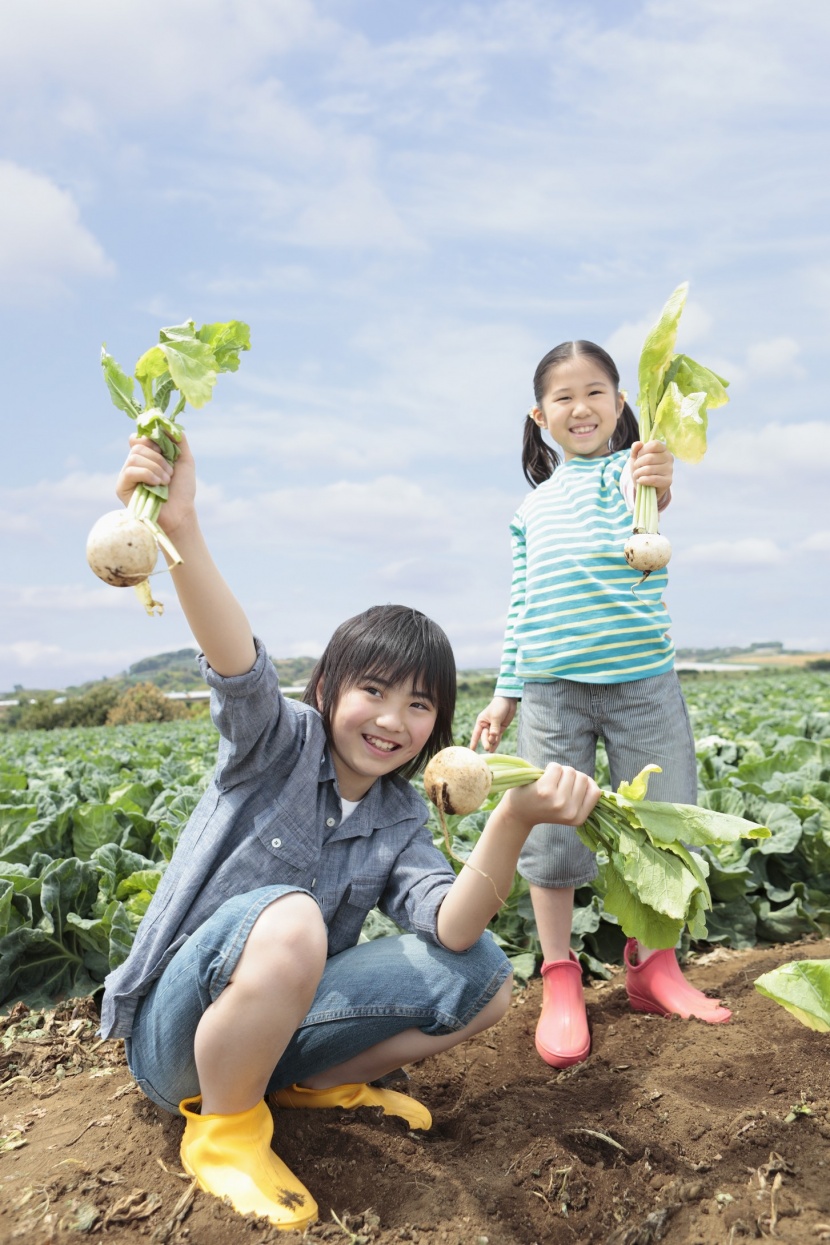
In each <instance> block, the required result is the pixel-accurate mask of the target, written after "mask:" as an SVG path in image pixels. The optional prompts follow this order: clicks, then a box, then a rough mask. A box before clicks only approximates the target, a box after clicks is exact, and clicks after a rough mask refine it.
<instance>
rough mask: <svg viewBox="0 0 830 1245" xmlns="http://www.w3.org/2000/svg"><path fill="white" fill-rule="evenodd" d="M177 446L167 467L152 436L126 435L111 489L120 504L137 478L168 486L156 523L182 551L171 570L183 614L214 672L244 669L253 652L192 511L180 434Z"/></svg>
mask: <svg viewBox="0 0 830 1245" xmlns="http://www.w3.org/2000/svg"><path fill="white" fill-rule="evenodd" d="M180 446H181V453H180V455H179V458H178V460H177V462H176V465H175V467H174V468H171V467H170V465H169V464H168V463H167V462H166V461H165V459H164V458H163V456H162V455H161V453H160V452H159V450H158V449H157V447H156V445H155V444H154V443H153V442H152V441H149V440H147V439H146V438H144V437H131V438H130V452H129V455H128V456H127V460H126V462H125V463H124V466H123V467H122V469H121V474H120V475H119V477H118V483H117V485H116V492H117V494H118V496H119V498H120V499H121V501H122V502H123V503H124V505H126V504H127V503H128V502H129V500H130V496H131V494H132V492H133V489H134V488H135V487H136V485H137V484H152V485H159V484H166V485H167V486H168V488H169V497H168V500H167V501H166V502H165V504H164V505H163V506H162V508H161V514H160V515H159V525H160V526H161V527H162V528H163V529H164V531H165V532H166V533H167V535H168V536H169V537H170V539H171V540H172V541H173V543H174V545H175V546H176V548H177V550H178V552H179V553H180V554H181V557H182V564H181V566H177V567H176V568H175V569H174V570H173V571H171V575H172V579H173V585H174V587H175V589H176V593H177V595H178V598H179V601H180V602H181V606H182V609H183V610H184V613H185V617H186V618H187V621H188V623H189V625H190V629H191V631H192V632H193V636H194V639H195V640H196V643H197V644H198V645H199V647H200V648H201V650H202V652H203V653H204V654H205V657H206V658H207V660H208V662H209V664H210V666H211V667H212V668H213V669H214V670H215V671H216V672H217V674H222V675H225V676H229V675H234V674H244V673H245V672H246V671H248V670H250V669H251V667H252V666H253V664H254V660H255V657H256V650H255V648H254V640H253V636H252V634H251V628H250V624H249V623H248V619H247V617H246V616H245V613H244V611H243V609H242V607H241V606H240V604H239V602H238V601H237V599H236V597H235V596H234V595H233V593H232V592H231V590H230V588H229V587H228V585H227V584H226V583H225V580H224V579H223V578H222V576H221V574H220V573H219V570H218V568H217V566H216V564H215V562H214V561H213V558H212V557H211V555H210V551H209V550H208V547H207V545H206V544H205V539H204V536H203V535H202V532H201V528H200V527H199V521H198V518H197V515H196V465H195V463H194V461H193V455H192V454H191V452H190V447H189V446H188V444H187V439H186V438H185V437H182V440H181V442H180Z"/></svg>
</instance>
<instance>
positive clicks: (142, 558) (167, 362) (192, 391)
mask: <svg viewBox="0 0 830 1245" xmlns="http://www.w3.org/2000/svg"><path fill="white" fill-rule="evenodd" d="M250 348H251V335H250V330H249V328H248V325H247V324H243V323H242V321H241V320H229V321H227V322H226V323H224V324H203V325H202V327H201V328H199V329H197V328H196V325H195V324H194V322H193V321H192V320H188V321H186V323H185V324H176V325H173V326H172V327H170V328H164V329H161V331H160V332H159V340H158V343H157V344H156V345H155V346H151V347H150V349H149V350H147V351H145V353H144V354H143V355H142V356H141V358H140V359H139V360H138V363H136V365H135V371H134V373H133V376H128V375H127V374H126V372H124V370H123V369H122V368H121V367H119V365H118V364H117V363H116V361H115V359H113V357H112V356H111V355H109V354H107V351H106V348H102V350H101V366H102V367H103V369H104V379H105V380H106V383H107V388H108V389H109V392H110V397H111V398H112V400H113V403H114V404H115V405H116V406H117V407H118V409H119V410H121V411H124V412H125V413H126V414H127V415H129V417H130V419H134V420H135V424H136V435H137V436H139V437H149V438H150V440H151V441H154V442H155V443H156V445H157V446H158V447H159V449H160V450H161V452H162V454H163V455H164V458H165V459H166V460H167V462H168V463H171V464H172V463H174V462H175V461H176V459H177V458H178V454H179V449H178V443H179V441H180V440H181V435H182V432H183V431H184V428H183V426H182V424H180V423H179V422H178V418H179V416H180V415H181V413H182V411H183V410H184V408H185V405H186V404H187V403H188V402H189V403H190V405H191V406H193V407H196V408H199V407H202V406H205V405H206V403H208V402H209V401H210V399H211V397H212V395H213V386H214V385H215V384H216V377H217V375H218V374H219V372H235V371H236V370H237V368H238V367H239V355H240V352H241V351H243V350H250ZM136 381H138V384H139V388H140V389H141V394H142V397H143V399H144V402H143V405H142V403H141V402H139V401H138V400H137V399H136V397H135V382H136ZM174 395H176V396H177V399H178V400H177V401H176V405H175V407H174V409H173V411H172V412H171V413H170V414H168V408H169V407H170V403H171V400H172V399H173V397H174ZM166 500H167V486H166V485H152V484H148V485H144V484H142V485H139V487H138V488H137V489H136V490H135V492H134V493H133V496H132V499H131V501H130V504H129V506H128V507H127V508H126V509H125V510H111V511H110V512H109V513H107V514H105V515H103V516H102V517H101V518H100V519H99V520H98V522H97V523H96V524H95V526H94V527H93V528H92V531H91V532H90V533H89V537H88V539H87V546H86V558H87V562H88V563H89V565H90V567H91V568H92V570H93V571H94V572H95V574H96V575H97V576H98V578H99V579H103V581H104V583H107V584H112V585H113V587H115V588H135V589H136V590H137V591H138V594H139V597H140V598H141V601H142V604H143V605H144V607H145V609H146V610H147V613H148V614H153V613H158V614H161V613H162V612H163V606H162V605H161V604H160V603H159V602H158V601H154V600H153V597H152V593H151V592H150V585H149V578H150V576H151V575H152V573H153V571H154V569H155V565H156V561H157V558H158V552H159V549H160V548H161V549H163V550H164V552H165V553H166V554H167V556H168V559H169V563H170V565H171V566H176V565H178V564H179V563H180V562H181V558H180V557H179V555H178V553H177V551H176V549H175V547H174V546H173V544H172V543H171V542H170V540H169V538H168V537H167V536H166V535H165V533H164V532H163V531H162V529H161V528H160V527H159V525H158V522H157V520H158V516H159V511H160V510H161V507H162V505H163V503H164V502H165V501H166Z"/></svg>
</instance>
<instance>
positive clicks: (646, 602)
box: [495, 450, 674, 697]
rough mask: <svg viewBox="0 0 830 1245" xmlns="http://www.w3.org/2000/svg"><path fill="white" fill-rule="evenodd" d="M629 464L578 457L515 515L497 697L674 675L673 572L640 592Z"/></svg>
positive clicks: (656, 576) (625, 455)
mask: <svg viewBox="0 0 830 1245" xmlns="http://www.w3.org/2000/svg"><path fill="white" fill-rule="evenodd" d="M629 457H630V450H620V451H618V452H617V453H616V454H608V455H607V456H606V457H604V458H572V459H571V460H570V461H569V462H567V463H564V464H562V465H560V466H559V467H557V468H556V470H555V471H554V473H553V475H552V476H551V478H550V479H549V480H546V481H545V483H544V484H541V485H540V486H539V487H538V488H537V489H535V490H534V491H533V492H532V493H529V494H528V496H527V497H526V498H525V500H524V501H523V502H522V504H521V506H520V507H519V509H518V511H517V512H516V515H515V516H514V518H513V522H512V523H511V525H510V531H511V536H512V541H513V585H512V590H511V594H510V609H509V612H508V616H507V628H506V631H505V638H504V651H503V654H502V663H501V670H500V672H499V678H498V683H497V684H496V693H495V694H496V695H497V696H515V697H520V696H521V694H522V685H523V684H524V683H526V682H529V681H534V682H544V683H548V682H550V681H551V680H552V679H573V680H574V681H575V682H577V683H627V682H629V681H630V680H632V679H643V678H647V677H648V676H650V675H656V674H665V673H666V672H667V671H668V670H671V669H672V667H673V665H674V645H673V643H672V641H671V639H670V637H669V634H668V631H669V627H670V626H671V619H670V618H669V615H668V611H667V610H666V607H665V605H664V603H663V601H662V594H663V592H664V590H665V587H666V582H667V575H666V572H665V570H661V571H653V572H652V574H651V575H649V577H648V579H646V580H645V582H644V583H642V584H639V586H637V585H638V581H639V580H640V579H641V578H642V574H641V572H640V571H635V570H633V569H632V568H631V567H630V566H629V565H628V563H627V562H626V560H625V555H624V553H623V547H624V545H625V542H626V540H627V539H628V536H629V535H630V534H631V509H630V506H629V503H628V502H627V501H626V498H625V497H624V495H623V492H622V488H621V484H620V481H621V477H622V474H623V471H624V469H625V467H626V464H627V463H628V460H629Z"/></svg>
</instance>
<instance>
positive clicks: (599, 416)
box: [532, 355, 625, 462]
mask: <svg viewBox="0 0 830 1245" xmlns="http://www.w3.org/2000/svg"><path fill="white" fill-rule="evenodd" d="M624 404H625V398H624V396H623V395H622V394H621V393H619V392H618V391H617V387H616V385H615V383H614V382H613V381H612V380H611V378H610V377H609V376H607V375H606V373H605V372H604V371H603V369H602V367H601V366H600V365H599V364H598V363H597V361H596V360H595V359H592V358H591V357H590V356H588V355H575V356H573V357H572V358H569V359H566V360H564V361H563V362H561V363H557V364H556V365H555V366H554V367H552V368H551V369H550V371H549V373H548V375H547V377H546V380H545V391H544V394H543V397H542V400H541V405H540V406H537V407H534V408H533V412H532V414H533V418H534V419H535V421H536V423H537V424H538V425H539V427H540V428H544V429H545V430H546V431H547V432H548V433H549V434H550V436H551V437H552V438H553V440H554V441H555V442H556V443H557V445H561V447H562V450H563V451H564V454H565V461H566V462H567V461H568V459H570V458H602V457H604V455H606V454H607V453H608V452H609V450H608V442H609V440H610V438H611V436H612V434H613V432H614V429H615V428H616V426H617V420H618V419H619V417H620V414H621V412H622V409H623V406H624Z"/></svg>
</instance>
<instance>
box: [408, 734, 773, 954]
mask: <svg viewBox="0 0 830 1245" xmlns="http://www.w3.org/2000/svg"><path fill="white" fill-rule="evenodd" d="M483 768H484V769H488V770H490V771H491V774H492V780H491V782H490V783H489V784H488V783H487V781H486V778H485V777H483V776H482V769H483ZM659 769H660V767H659V766H658V765H647V766H646V767H645V768H644V769H642V770H641V771H640V773H639V774H637V775H636V776H635V777H634V778H633V779H632V780H631V781H630V782H622V783H620V785H619V788H618V789H617V791H616V792H610V791H603V792H602V793H601V795H600V797H599V800H598V802H597V804H596V806H595V807H594V809H593V810H592V811H591V812H590V813H589V814H588V817H587V818H586V820H585V822H584V824H583V825H581V826H577V827H576V832H577V834H578V835H579V837H580V839H581V840H582V842H583V843H584V844H585V845H586V847H589V848H590V849H591V851H593V852H596V853H598V855H599V865H600V870H601V873H602V875H603V889H602V894H603V904H604V907H605V911H606V912H608V913H611V914H612V915H613V916H615V917H616V918H617V920H618V921H619V923H620V926H621V928H622V931H623V933H624V934H625V935H626V937H628V938H638V939H639V940H640V941H641V942H643V943H645V944H646V945H647V946H649V947H654V948H655V949H658V948H662V947H673V946H674V945H675V944H676V942H677V940H678V938H679V937H680V934H681V932H682V930H683V928H684V926H688V928H689V930H690V933H691V935H692V937H693V938H705V937H706V922H705V919H704V912H705V910H706V909H707V908H710V907H711V906H712V899H711V895H710V893H709V887H708V885H707V882H706V878H707V875H708V872H709V866H708V864H707V862H706V860H705V859H704V858H703V857H702V856H700V855H698V854H697V853H695V852H692V851H689V847H703V846H705V845H707V844H712V843H737V842H739V841H740V840H741V839H761V838H769V835H770V831H769V829H768V828H767V827H766V826H761V825H758V824H757V823H756V822H751V821H745V820H744V819H743V818H741V817H735V816H732V815H730V814H728V813H718V812H715V811H714V810H713V809H708V808H699V807H698V806H697V805H694V804H662V803H651V802H649V801H648V800H647V799H646V798H645V797H646V795H647V792H648V781H649V776H650V774H652V773H654V772H655V771H659ZM543 773H544V770H541V769H537V768H536V766H534V765H531V764H530V763H529V762H528V761H523V760H522V759H521V757H515V756H505V755H500V754H499V753H489V754H485V755H480V754H477V753H475V752H473V751H471V749H469V748H447V749H445V750H444V751H443V752H439V753H437V754H436V756H434V757H433V759H432V760H431V761H430V763H429V765H428V766H427V769H426V770H425V772H424V788H425V790H426V792H427V794H428V796H429V798H430V799H431V800H432V802H433V803H434V804H435V805H436V807H437V809H438V819H439V821H440V823H441V828H442V830H443V833H444V842H445V844H446V849H447V854H448V855H449V856H450V857H451V858H452V859H453V860H457V861H458V862H459V864H463V865H466V866H467V867H468V868H470V869H473V870H474V871H475V872H476V873H478V874H479V875H480V876H481V877H483V878H486V879H487V880H488V881H489V882H490V884H491V885H492V887H493V890H494V891H495V892H496V898H497V899H498V900H499V903H504V899H502V897H501V896H500V895H499V894H498V891H496V886H495V883H494V882H493V879H492V878H491V877H490V875H489V874H487V873H484V871H483V870H481V869H479V868H477V866H476V865H474V864H472V863H471V862H470V861H469V860H465V859H464V857H462V856H458V855H456V853H455V852H453V850H452V847H451V845H450V838H449V833H448V830H447V824H446V821H445V818H444V813H445V812H446V813H447V814H449V813H455V814H458V815H465V814H467V813H470V812H474V811H475V808H477V807H478V805H477V804H475V801H476V799H478V800H479V802H482V801H483V800H485V799H487V797H488V796H491V797H492V796H494V795H498V794H500V793H502V792H504V791H507V790H509V789H510V788H511V787H522V786H525V785H527V784H529V783H533V782H536V781H537V780H538V779H540V778H541V777H542V775H543ZM482 793H483V794H482Z"/></svg>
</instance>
